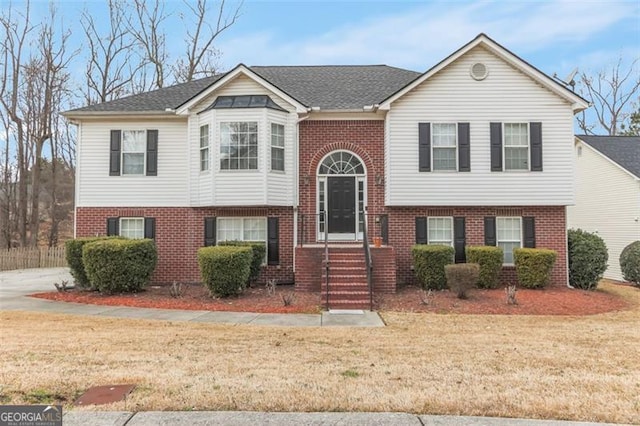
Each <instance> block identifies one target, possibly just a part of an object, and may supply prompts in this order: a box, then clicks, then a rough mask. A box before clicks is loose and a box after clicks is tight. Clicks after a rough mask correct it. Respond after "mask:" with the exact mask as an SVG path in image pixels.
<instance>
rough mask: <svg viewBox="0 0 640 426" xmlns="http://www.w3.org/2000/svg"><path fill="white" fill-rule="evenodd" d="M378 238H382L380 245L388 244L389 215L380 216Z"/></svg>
mask: <svg viewBox="0 0 640 426" xmlns="http://www.w3.org/2000/svg"><path fill="white" fill-rule="evenodd" d="M380 236H381V237H382V244H385V245H386V244H389V215H388V214H382V215H380Z"/></svg>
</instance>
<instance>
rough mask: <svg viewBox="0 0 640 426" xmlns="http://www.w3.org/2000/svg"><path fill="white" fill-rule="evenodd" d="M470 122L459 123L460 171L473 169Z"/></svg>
mask: <svg viewBox="0 0 640 426" xmlns="http://www.w3.org/2000/svg"><path fill="white" fill-rule="evenodd" d="M470 142H471V141H470V135H469V123H458V171H459V172H470V171H471V143H470Z"/></svg>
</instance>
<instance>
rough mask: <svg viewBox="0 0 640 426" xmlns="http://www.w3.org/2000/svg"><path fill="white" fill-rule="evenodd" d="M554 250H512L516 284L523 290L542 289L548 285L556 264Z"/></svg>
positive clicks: (556, 255)
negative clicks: (516, 278)
mask: <svg viewBox="0 0 640 426" xmlns="http://www.w3.org/2000/svg"><path fill="white" fill-rule="evenodd" d="M557 257H558V253H557V252H556V251H555V250H548V249H534V248H517V249H515V250H513V258H514V263H515V265H516V275H517V277H518V283H519V284H520V285H521V286H522V287H524V288H543V287H545V286H546V285H547V284H549V280H550V279H551V270H552V269H553V265H555V263H556V258H557Z"/></svg>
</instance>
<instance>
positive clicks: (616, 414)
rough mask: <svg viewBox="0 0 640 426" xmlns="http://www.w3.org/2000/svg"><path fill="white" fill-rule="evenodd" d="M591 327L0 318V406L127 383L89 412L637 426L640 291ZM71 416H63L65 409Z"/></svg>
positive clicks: (446, 320)
mask: <svg viewBox="0 0 640 426" xmlns="http://www.w3.org/2000/svg"><path fill="white" fill-rule="evenodd" d="M603 290H604V291H606V292H611V293H616V294H619V295H621V296H622V297H624V298H625V299H627V300H628V301H629V302H630V303H631V304H632V305H633V307H632V308H630V309H628V310H624V311H619V312H613V313H608V314H599V315H591V316H579V317H578V316H523V315H518V316H513V315H511V316H508V315H462V314H447V315H436V314H433V313H392V312H386V313H384V314H383V316H384V319H385V321H386V322H387V324H388V326H387V327H385V328H375V329H354V328H329V327H327V328H295V327H267V326H250V325H248V326H245V325H239V326H230V325H215V324H213V325H212V324H196V323H182V322H173V323H172V322H163V321H145V320H126V319H115V318H99V317H79V316H66V315H61V314H46V313H21V312H1V313H0V329H1V330H2V344H1V345H0V403H4V404H9V403H11V404H17V403H26V402H28V401H32V400H33V398H35V397H34V395H36V396H37V397H38V400H39V402H40V403H48V402H62V403H64V404H70V403H71V402H72V401H73V399H74V398H75V397H76V396H77V395H78V394H79V393H81V392H82V391H84V390H85V389H86V388H88V387H90V386H97V385H105V384H120V383H132V384H136V385H137V388H136V390H134V391H133V393H132V394H131V395H130V396H129V398H128V399H127V402H126V406H125V403H124V402H120V403H115V404H112V405H110V406H97V407H87V408H83V409H95V410H105V409H109V410H123V409H126V410H269V411H406V412H413V413H430V414H436V413H437V414H465V415H479V416H503V417H525V418H541V419H571V420H584V421H601V422H623V423H640V414H639V413H640V358H639V357H638V352H640V327H638V324H640V308H639V307H638V306H639V304H640V290H638V289H636V288H632V287H628V286H614V285H605V286H604V287H603ZM67 408H70V407H67Z"/></svg>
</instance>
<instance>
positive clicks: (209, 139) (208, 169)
mask: <svg viewBox="0 0 640 426" xmlns="http://www.w3.org/2000/svg"><path fill="white" fill-rule="evenodd" d="M205 126H206V127H207V145H206V146H204V147H203V146H202V128H203V127H205ZM198 146H199V147H200V149H199V150H198V168H199V169H200V173H210V172H211V126H210V125H209V124H203V125H201V126H200V127H199V132H198ZM204 150H207V160H208V161H207V168H206V169H203V168H202V151H204Z"/></svg>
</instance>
